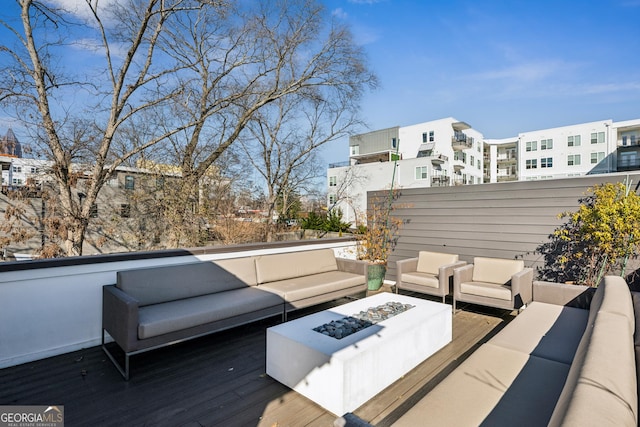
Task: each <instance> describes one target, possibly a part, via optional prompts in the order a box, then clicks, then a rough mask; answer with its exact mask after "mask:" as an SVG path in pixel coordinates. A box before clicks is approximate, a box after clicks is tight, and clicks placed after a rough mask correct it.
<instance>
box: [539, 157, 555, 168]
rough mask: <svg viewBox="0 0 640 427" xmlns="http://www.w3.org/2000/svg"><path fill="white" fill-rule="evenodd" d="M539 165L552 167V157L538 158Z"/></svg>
mask: <svg viewBox="0 0 640 427" xmlns="http://www.w3.org/2000/svg"><path fill="white" fill-rule="evenodd" d="M540 167H541V168H552V167H553V157H543V158H541V159H540Z"/></svg>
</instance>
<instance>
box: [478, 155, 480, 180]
mask: <svg viewBox="0 0 640 427" xmlns="http://www.w3.org/2000/svg"><path fill="white" fill-rule="evenodd" d="M478 169H481V167H480V159H478ZM478 184H479V183H478Z"/></svg>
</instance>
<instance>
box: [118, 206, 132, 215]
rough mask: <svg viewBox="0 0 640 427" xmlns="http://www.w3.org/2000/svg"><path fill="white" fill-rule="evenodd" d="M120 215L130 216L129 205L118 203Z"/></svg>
mask: <svg viewBox="0 0 640 427" xmlns="http://www.w3.org/2000/svg"><path fill="white" fill-rule="evenodd" d="M120 216H121V217H122V218H129V217H131V205H127V204H122V205H120Z"/></svg>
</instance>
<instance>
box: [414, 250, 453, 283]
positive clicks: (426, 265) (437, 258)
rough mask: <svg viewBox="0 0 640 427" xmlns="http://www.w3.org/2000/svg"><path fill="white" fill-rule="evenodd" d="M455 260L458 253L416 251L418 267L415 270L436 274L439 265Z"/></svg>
mask: <svg viewBox="0 0 640 427" xmlns="http://www.w3.org/2000/svg"><path fill="white" fill-rule="evenodd" d="M457 261H458V255H456V254H445V253H440V252H428V251H420V252H419V253H418V267H417V268H416V271H418V272H420V273H428V274H431V275H434V276H437V275H438V273H439V269H440V267H441V266H443V265H448V264H453V263H454V262H457ZM436 287H437V285H436Z"/></svg>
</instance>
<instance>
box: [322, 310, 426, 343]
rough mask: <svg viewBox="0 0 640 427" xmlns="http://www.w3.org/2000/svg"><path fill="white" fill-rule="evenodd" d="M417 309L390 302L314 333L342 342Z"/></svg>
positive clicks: (331, 323) (323, 327)
mask: <svg viewBox="0 0 640 427" xmlns="http://www.w3.org/2000/svg"><path fill="white" fill-rule="evenodd" d="M413 307H415V305H411V304H403V303H401V302H396V301H390V302H387V303H385V304H382V305H379V306H377V307H369V308H368V309H366V310H362V311H360V312H359V313H358V314H354V315H352V316H347V317H343V318H342V319H338V320H332V321H331V322H329V323H325V324H323V325H320V326H317V327H315V328H313V330H314V331H316V332H320V333H321V334H323V335H327V336H329V337H332V338H335V339H338V340H341V339H342V338H344V337H347V336H349V335H351V334H355V333H356V332H358V331H361V330H363V329H365V328H368V327H369V326H372V325H375V324H376V323H378V322H382V321H383V320H387V319H390V318H392V317H393V316H396V315H398V314H400V313H404V312H405V311H407V310H409V309H410V308H413Z"/></svg>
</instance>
